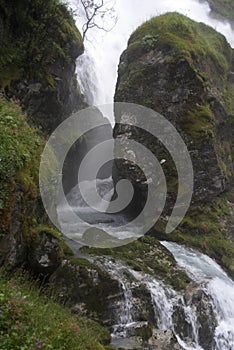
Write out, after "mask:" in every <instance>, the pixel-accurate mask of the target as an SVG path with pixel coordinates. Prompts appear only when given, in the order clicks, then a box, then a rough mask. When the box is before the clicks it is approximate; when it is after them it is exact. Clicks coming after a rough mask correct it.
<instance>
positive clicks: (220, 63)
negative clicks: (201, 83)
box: [129, 12, 231, 72]
mask: <svg viewBox="0 0 234 350" xmlns="http://www.w3.org/2000/svg"><path fill="white" fill-rule="evenodd" d="M146 36H147V37H151V38H154V44H155V46H156V47H157V49H160V48H162V49H163V48H170V57H168V60H172V59H173V60H174V59H180V58H184V59H186V60H188V62H190V64H191V65H192V66H194V63H201V62H202V60H203V59H211V60H212V61H213V63H214V64H215V65H216V66H217V67H219V69H220V72H222V71H224V69H226V68H227V66H228V64H227V59H229V58H230V57H231V49H230V48H228V44H227V41H226V39H225V38H224V36H222V35H221V34H219V33H217V32H216V31H215V30H213V29H212V28H211V27H209V26H206V25H205V24H202V23H199V24H198V23H197V22H195V21H193V20H191V19H189V18H188V17H186V16H183V15H181V14H178V13H176V12H174V13H167V14H165V15H161V16H158V17H155V18H152V19H151V20H149V21H147V22H146V23H144V24H143V25H142V26H140V27H139V28H138V29H137V30H136V31H135V32H134V33H133V34H132V35H131V37H130V39H129V45H130V44H131V45H132V44H133V43H137V42H138V43H139V42H143V44H144V42H145V38H146ZM151 41H152V40H151ZM227 54H228V55H230V57H229V58H228V57H227Z"/></svg>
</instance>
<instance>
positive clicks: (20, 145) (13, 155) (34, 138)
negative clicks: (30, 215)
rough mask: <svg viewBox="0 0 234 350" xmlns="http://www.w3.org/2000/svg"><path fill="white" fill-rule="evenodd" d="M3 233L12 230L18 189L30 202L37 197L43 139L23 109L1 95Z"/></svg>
mask: <svg viewBox="0 0 234 350" xmlns="http://www.w3.org/2000/svg"><path fill="white" fill-rule="evenodd" d="M0 126H1V133H0V154H1V161H0V180H1V181H0V224H1V225H0V235H3V234H5V233H6V232H8V230H9V225H10V219H11V211H12V210H13V208H14V202H15V195H16V192H17V191H19V192H21V191H22V192H24V198H25V200H27V201H28V203H27V205H28V206H30V203H31V202H33V201H35V199H36V198H37V197H38V188H37V183H38V169H39V159H40V153H41V151H42V147H43V145H44V140H43V139H42V138H41V137H40V136H39V134H38V132H37V130H36V129H35V128H33V127H30V126H29V124H28V123H27V120H26V117H25V115H23V114H22V111H21V109H20V108H19V107H18V106H17V105H16V104H14V103H12V102H8V101H6V100H5V99H4V98H3V97H2V96H0Z"/></svg>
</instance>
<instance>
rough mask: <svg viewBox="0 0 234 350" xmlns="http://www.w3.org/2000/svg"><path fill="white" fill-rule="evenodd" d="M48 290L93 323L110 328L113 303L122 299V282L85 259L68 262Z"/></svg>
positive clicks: (66, 261)
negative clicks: (99, 322)
mask: <svg viewBox="0 0 234 350" xmlns="http://www.w3.org/2000/svg"><path fill="white" fill-rule="evenodd" d="M49 286H50V287H51V288H52V289H53V290H54V291H56V293H57V294H58V297H59V299H60V301H62V302H63V303H66V304H67V305H68V306H72V307H73V310H78V311H77V312H78V314H79V313H80V312H81V314H86V315H88V316H89V317H91V318H92V319H96V320H99V321H100V320H101V321H102V322H103V323H104V324H106V325H109V326H110V325H111V324H112V320H111V319H110V318H111V314H112V310H111V309H112V306H113V305H112V302H113V298H114V297H115V295H119V294H120V295H122V293H121V291H120V288H119V282H118V281H116V280H113V279H111V277H110V276H109V275H108V274H107V273H105V272H104V271H102V270H101V269H100V268H99V267H98V266H97V265H96V264H93V263H90V262H89V261H88V260H86V259H80V258H68V259H66V260H63V263H62V265H61V266H60V267H59V268H58V269H57V270H56V271H55V272H54V273H53V274H52V276H51V277H50V279H49Z"/></svg>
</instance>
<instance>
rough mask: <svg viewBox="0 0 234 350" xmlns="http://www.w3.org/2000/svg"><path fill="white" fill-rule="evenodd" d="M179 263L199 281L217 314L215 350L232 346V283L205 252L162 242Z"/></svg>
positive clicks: (233, 317) (228, 348)
mask: <svg viewBox="0 0 234 350" xmlns="http://www.w3.org/2000/svg"><path fill="white" fill-rule="evenodd" d="M163 245H164V246H165V247H166V248H167V249H168V250H170V251H171V253H172V254H173V255H174V257H175V258H176V260H177V262H178V264H179V265H180V266H181V267H183V268H184V269H185V270H186V271H187V273H188V274H189V275H190V276H191V278H192V279H193V280H195V281H196V282H198V283H200V284H201V285H202V288H203V290H204V292H205V293H207V294H208V295H209V296H210V297H211V303H212V308H213V310H214V312H215V315H216V320H217V327H216V329H215V345H214V349H215V350H232V349H234V282H233V281H232V280H231V279H230V278H229V277H228V276H227V274H226V273H225V272H224V271H223V270H222V269H221V267H220V266H219V265H218V264H216V263H215V262H214V261H213V260H212V259H211V258H209V257H208V256H206V255H203V254H200V253H197V252H195V251H193V250H190V249H187V248H184V247H181V246H180V245H178V244H175V243H169V242H163Z"/></svg>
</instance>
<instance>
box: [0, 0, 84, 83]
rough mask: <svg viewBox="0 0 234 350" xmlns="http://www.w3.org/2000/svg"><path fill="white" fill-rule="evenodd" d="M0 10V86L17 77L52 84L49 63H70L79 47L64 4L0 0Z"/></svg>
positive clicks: (74, 29) (76, 35) (79, 51)
mask: <svg viewBox="0 0 234 350" xmlns="http://www.w3.org/2000/svg"><path fill="white" fill-rule="evenodd" d="M0 11H1V12H2V13H4V14H5V18H4V20H5V23H6V25H5V28H6V30H5V31H4V38H3V44H2V46H1V48H0V67H1V68H0V87H3V88H6V87H10V84H11V81H13V80H15V79H17V78H20V77H24V78H27V79H29V80H32V79H34V80H36V81H39V82H41V83H42V86H47V85H48V84H49V85H50V86H51V87H52V88H53V87H55V86H56V80H55V79H54V76H53V74H51V73H50V67H51V66H52V65H53V63H54V62H55V61H60V62H61V64H63V63H66V62H67V63H70V62H72V61H73V60H74V59H75V58H76V56H77V54H78V53H82V51H83V43H82V37H81V34H80V33H79V31H78V29H77V28H76V26H75V22H74V20H73V17H72V14H71V13H70V12H69V10H68V9H67V7H66V5H64V4H62V3H60V2H59V1H58V0H49V1H44V0H36V1H33V3H29V2H28V1H27V0H22V1H20V2H18V1H14V2H13V3H12V2H6V1H4V0H0Z"/></svg>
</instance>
